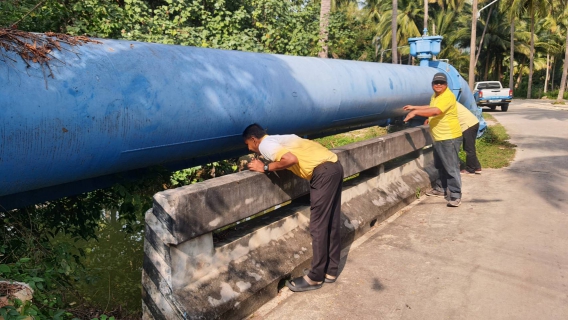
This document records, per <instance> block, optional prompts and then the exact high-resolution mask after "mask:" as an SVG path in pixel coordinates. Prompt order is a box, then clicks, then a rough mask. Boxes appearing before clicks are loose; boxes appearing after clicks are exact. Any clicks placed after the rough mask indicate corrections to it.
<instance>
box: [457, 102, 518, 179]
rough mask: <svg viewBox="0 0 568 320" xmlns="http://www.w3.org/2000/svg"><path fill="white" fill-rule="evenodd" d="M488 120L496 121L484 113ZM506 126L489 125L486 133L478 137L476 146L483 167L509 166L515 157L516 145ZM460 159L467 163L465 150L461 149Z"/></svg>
mask: <svg viewBox="0 0 568 320" xmlns="http://www.w3.org/2000/svg"><path fill="white" fill-rule="evenodd" d="M483 118H485V119H486V120H492V121H495V118H494V117H493V116H491V115H490V114H487V113H483ZM509 139H510V136H509V135H508V134H507V131H505V128H504V127H503V126H502V125H500V124H499V123H496V124H494V125H490V126H488V127H487V129H486V131H485V134H484V135H483V136H482V137H481V138H480V139H477V141H476V142H475V148H476V149H477V158H478V159H479V162H480V163H481V167H482V168H495V169H498V168H503V167H507V166H509V164H510V163H511V161H513V158H514V157H515V152H516V150H515V147H516V145H514V144H512V143H510V142H509ZM460 160H461V161H463V162H464V163H465V152H463V150H462V151H460Z"/></svg>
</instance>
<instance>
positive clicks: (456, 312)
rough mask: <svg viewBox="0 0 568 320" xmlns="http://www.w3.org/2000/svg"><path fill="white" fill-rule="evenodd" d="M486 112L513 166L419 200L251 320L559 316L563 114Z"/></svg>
mask: <svg viewBox="0 0 568 320" xmlns="http://www.w3.org/2000/svg"><path fill="white" fill-rule="evenodd" d="M540 103H541V102H537V103H531V101H520V102H519V101H515V102H513V103H512V104H511V105H510V108H509V111H508V112H499V111H496V112H491V114H492V115H494V116H495V117H496V118H497V120H498V121H499V122H501V123H502V124H503V125H504V126H505V127H506V128H507V129H508V132H509V133H510V134H511V137H512V140H511V141H512V142H513V143H515V144H517V145H518V150H517V156H516V158H515V161H514V162H513V164H512V165H511V166H510V167H508V168H504V169H498V170H491V169H484V170H483V174H482V175H476V176H464V178H463V189H464V198H463V204H462V206H461V207H459V208H447V207H446V206H445V201H444V200H443V199H440V198H429V197H422V198H421V199H420V200H419V201H417V202H416V203H415V204H413V205H412V206H411V207H410V208H408V209H407V211H406V212H405V213H403V214H402V215H401V216H400V217H399V218H398V219H396V220H394V221H393V222H391V223H388V224H385V225H381V226H379V227H377V228H375V229H374V230H372V231H370V232H369V233H367V234H366V235H365V237H367V236H369V239H368V240H367V241H366V242H364V243H362V244H361V245H360V246H358V247H357V248H353V247H352V248H351V250H349V252H348V255H347V256H346V257H345V258H344V259H343V261H344V263H345V265H344V269H343V270H342V272H341V275H340V277H339V279H338V281H337V282H336V283H334V284H325V285H324V287H323V288H322V289H320V290H316V291H313V292H308V293H289V291H287V289H283V292H281V295H284V296H288V298H286V299H284V300H283V301H279V302H277V303H273V305H277V306H276V307H275V308H273V309H271V310H270V309H266V308H263V309H261V310H259V311H258V312H257V313H256V316H254V317H253V319H267V320H268V319H277V320H285V319H567V318H568V254H567V252H568V202H567V196H566V195H567V194H568V111H562V110H557V109H556V110H555V109H552V108H554V107H552V106H551V105H547V108H546V109H541V108H538V107H537V106H538V105H540Z"/></svg>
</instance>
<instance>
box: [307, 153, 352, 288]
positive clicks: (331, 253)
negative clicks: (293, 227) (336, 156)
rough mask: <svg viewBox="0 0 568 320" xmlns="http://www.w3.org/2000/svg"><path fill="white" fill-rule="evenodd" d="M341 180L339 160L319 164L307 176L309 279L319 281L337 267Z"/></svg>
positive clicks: (339, 256)
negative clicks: (311, 252)
mask: <svg viewBox="0 0 568 320" xmlns="http://www.w3.org/2000/svg"><path fill="white" fill-rule="evenodd" d="M342 183H343V167H342V166H341V163H339V161H337V162H335V163H333V162H324V163H322V164H320V165H319V166H317V167H316V168H315V169H314V172H313V174H312V179H311V180H310V206H311V208H310V235H311V236H312V249H313V259H312V266H311V270H310V272H309V274H308V277H310V279H312V280H313V281H323V280H324V278H325V274H326V273H327V274H329V275H330V276H334V277H336V276H337V274H338V271H339V260H340V258H341V234H340V228H341V219H340V215H341V186H342Z"/></svg>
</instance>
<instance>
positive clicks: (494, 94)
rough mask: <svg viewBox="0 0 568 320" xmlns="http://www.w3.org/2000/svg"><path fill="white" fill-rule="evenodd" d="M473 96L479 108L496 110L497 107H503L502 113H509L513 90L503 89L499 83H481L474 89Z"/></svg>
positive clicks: (477, 83) (476, 84)
mask: <svg viewBox="0 0 568 320" xmlns="http://www.w3.org/2000/svg"><path fill="white" fill-rule="evenodd" d="M473 96H474V98H475V101H476V102H477V106H479V107H489V108H491V110H495V107H497V106H501V111H507V110H508V109H509V103H510V102H511V99H513V90H511V89H509V88H503V86H501V82H499V81H480V82H476V83H475V85H474V87H473Z"/></svg>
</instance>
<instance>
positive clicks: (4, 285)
mask: <svg viewBox="0 0 568 320" xmlns="http://www.w3.org/2000/svg"><path fill="white" fill-rule="evenodd" d="M32 294H33V290H32V289H31V288H30V287H29V286H28V285H27V284H25V283H21V282H10V281H0V308H2V307H5V306H7V305H11V303H10V300H14V299H20V300H22V301H23V300H31V298H32Z"/></svg>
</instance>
